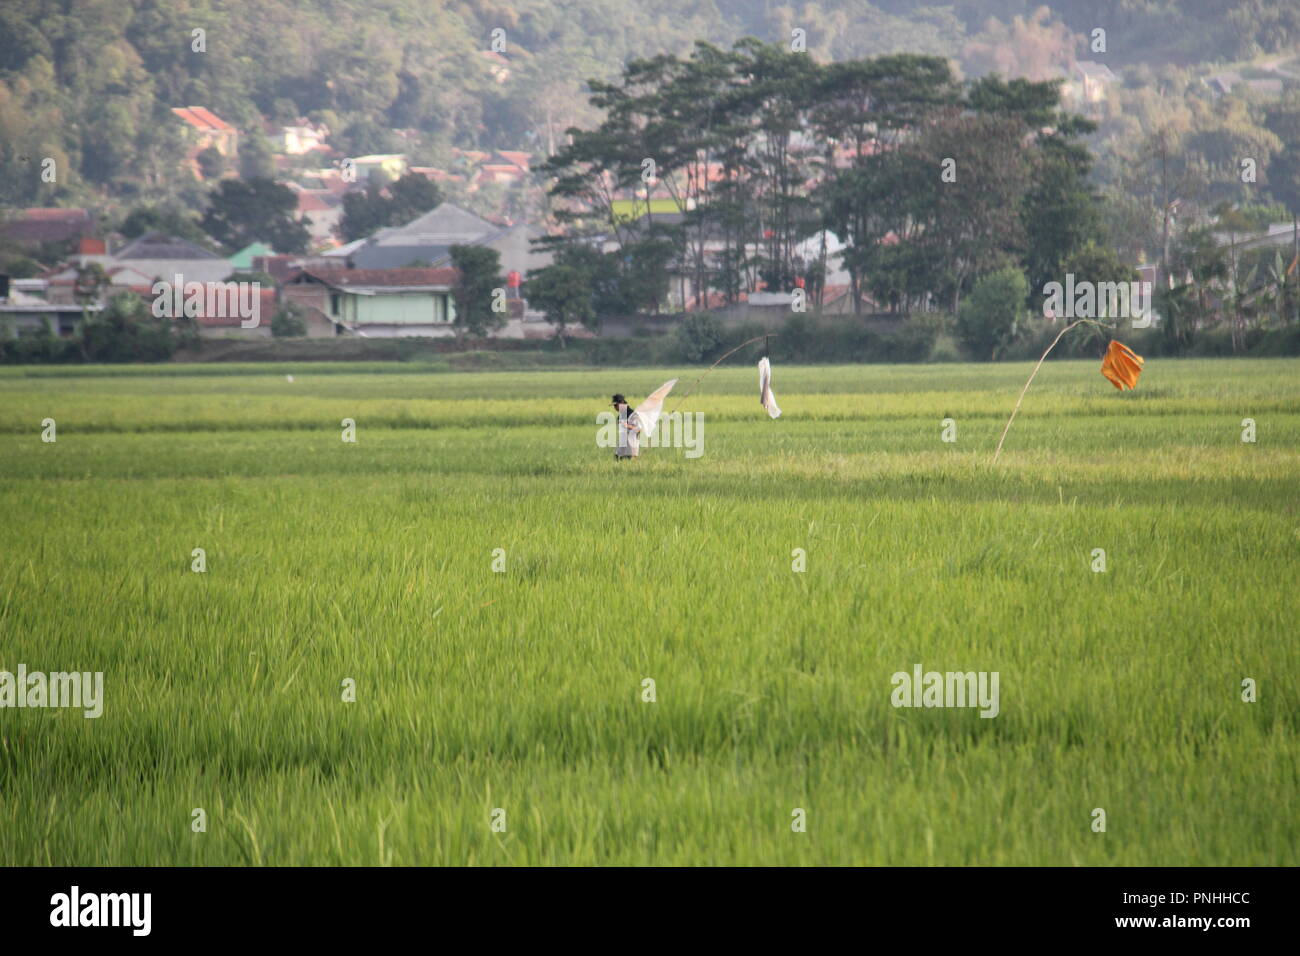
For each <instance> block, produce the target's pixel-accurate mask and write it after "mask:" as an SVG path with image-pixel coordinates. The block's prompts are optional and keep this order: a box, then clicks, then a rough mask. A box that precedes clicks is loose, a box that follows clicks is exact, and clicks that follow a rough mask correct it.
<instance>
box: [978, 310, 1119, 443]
mask: <svg viewBox="0 0 1300 956" xmlns="http://www.w3.org/2000/svg"><path fill="white" fill-rule="evenodd" d="M1085 322H1087V323H1091V324H1092V325H1098V323H1097V322H1095V321H1093V320H1092V319H1077V320H1075V321H1074V322H1071V323H1070V324H1069V325H1067V326H1066V327H1065V328H1063V329H1061V331H1060V333H1059V334H1058V335H1057V336H1056V338H1054V339H1052V344H1051V345H1049V346H1048V347H1047V352H1044V353H1043V354H1042V357H1041V358H1039V360H1038V364H1037V365H1035V366H1034V370H1033V371H1032V372H1030V373H1029V381H1028V382H1025V387H1024V388H1022V389H1021V390H1020V397H1019V398H1017V399H1016V407H1015V408H1013V409H1011V417H1010V418H1008V419H1007V427H1006V428H1004V429H1002V437H1001V438H999V439H998V447H997V450H996V451H995V452H993V461H994V462H995V463H996V462H997V460H998V456H999V455H1001V454H1002V443H1003V442H1004V441H1006V440H1007V432H1009V431H1011V423H1012V422H1013V421H1015V420H1016V412H1018V411H1020V403H1021V402H1023V401H1024V400H1025V392H1027V391H1029V386H1030V384H1032V383H1033V381H1034V376H1035V375H1037V374H1038V370H1039V369H1040V368H1042V367H1043V361H1044V360H1045V359H1046V358H1047V355H1048V352H1051V351H1052V349H1054V348H1056V343H1057V342H1059V341H1061V338H1062V337H1063V336H1064V335H1065V333H1066V332H1068V331H1070V329H1072V328H1074V327H1075V326H1076V325H1083V324H1084V323H1085Z"/></svg>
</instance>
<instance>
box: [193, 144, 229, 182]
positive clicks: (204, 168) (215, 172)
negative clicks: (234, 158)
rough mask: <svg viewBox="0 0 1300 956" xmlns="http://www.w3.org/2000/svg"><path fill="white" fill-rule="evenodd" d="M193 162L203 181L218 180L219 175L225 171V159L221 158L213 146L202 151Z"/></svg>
mask: <svg viewBox="0 0 1300 956" xmlns="http://www.w3.org/2000/svg"><path fill="white" fill-rule="evenodd" d="M195 160H196V162H198V164H199V172H200V173H201V174H202V175H203V178H204V179H220V178H221V174H222V173H224V172H225V171H226V157H224V156H222V155H221V153H220V152H219V151H218V150H217V148H216V147H215V146H209V147H208V148H207V149H205V150H202V151H201V152H200V153H199V155H198V156H196V157H195Z"/></svg>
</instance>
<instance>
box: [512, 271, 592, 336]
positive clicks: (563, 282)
mask: <svg viewBox="0 0 1300 956" xmlns="http://www.w3.org/2000/svg"><path fill="white" fill-rule="evenodd" d="M524 294H525V295H526V296H527V297H528V301H529V302H530V303H531V304H532V305H533V306H534V307H536V308H538V309H541V310H542V312H543V313H544V314H545V316H546V321H547V322H549V323H551V324H552V325H554V326H555V333H556V337H557V338H558V339H559V340H560V346H561V347H563V345H564V332H565V329H567V328H569V327H570V326H573V325H583V326H587V327H589V328H591V327H594V326H595V325H596V310H595V308H594V307H593V306H592V302H591V285H590V284H589V282H588V277H587V275H586V273H584V272H583V271H582V270H580V269H577V268H574V267H573V266H569V265H564V264H558V263H552V264H551V265H549V266H545V267H543V268H541V269H530V270H528V283H527V285H526V286H525V289H524Z"/></svg>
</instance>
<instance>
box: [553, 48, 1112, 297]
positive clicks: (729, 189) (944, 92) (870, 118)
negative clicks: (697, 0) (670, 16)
mask: <svg viewBox="0 0 1300 956" xmlns="http://www.w3.org/2000/svg"><path fill="white" fill-rule="evenodd" d="M591 90H592V97H591V99H592V104H593V105H594V106H595V107H597V108H598V109H599V110H601V111H602V112H603V114H604V119H603V121H602V122H600V123H599V124H598V125H595V126H594V127H593V128H590V129H576V128H575V129H570V130H569V131H568V132H569V143H568V144H567V145H565V146H564V147H563V148H561V149H560V150H559V151H558V152H557V153H556V154H555V155H554V156H552V157H551V159H550V160H549V162H548V164H547V166H546V171H547V172H548V173H549V174H550V175H551V176H552V177H553V178H554V182H553V186H552V189H551V198H552V200H553V203H554V207H555V213H556V217H557V218H558V219H560V220H561V221H562V222H564V223H565V224H566V226H567V231H566V237H565V239H564V240H562V241H560V242H559V243H558V246H559V247H560V256H559V259H558V261H559V262H560V264H562V265H563V266H564V267H565V268H568V269H570V270H571V269H572V267H573V264H574V260H575V259H576V258H578V257H579V254H578V253H577V252H574V251H569V252H567V253H566V252H565V248H566V247H568V248H569V249H570V250H572V249H573V248H574V247H583V246H585V247H587V249H588V251H587V252H586V253H585V254H584V255H585V256H586V258H587V259H590V258H591V255H592V254H591V252H590V249H591V248H600V247H604V248H606V249H607V250H609V251H606V252H605V253H603V255H604V257H605V259H606V260H607V261H606V262H604V263H603V264H597V265H598V266H599V267H597V265H593V266H592V268H591V269H590V270H589V272H588V274H591V275H595V274H596V273H597V272H599V273H600V274H602V275H604V276H606V277H608V276H610V275H611V274H612V275H613V276H614V278H615V280H616V283H617V282H619V281H622V282H626V283H628V284H633V283H635V282H637V280H638V278H639V277H641V275H642V273H643V272H644V270H643V268H642V267H641V263H642V262H644V261H645V260H646V259H647V258H652V257H654V256H657V257H658V260H659V261H661V262H663V264H664V265H666V266H667V267H668V269H669V271H670V272H671V274H672V276H673V281H675V282H677V283H678V284H679V291H680V292H681V296H680V297H681V299H682V300H683V301H685V302H697V303H698V302H703V301H706V298H707V301H722V302H727V303H732V302H735V301H737V299H738V297H739V295H740V293H741V292H742V291H752V290H755V289H759V288H763V289H767V290H779V291H791V290H793V289H796V288H799V289H802V290H803V295H804V296H806V297H807V299H808V300H810V302H812V303H815V302H816V301H817V300H818V299H819V298H820V296H821V295H822V291H823V285H824V280H825V276H826V275H827V273H828V271H829V269H830V268H831V267H833V266H834V265H835V263H834V262H832V261H831V256H832V255H839V256H841V261H842V263H843V266H844V268H845V270H846V271H847V272H848V274H849V277H850V284H851V290H852V296H853V302H854V305H855V309H857V310H858V311H861V310H862V309H863V307H864V303H865V301H866V300H867V299H868V298H870V299H872V300H874V301H875V302H876V303H878V304H880V305H882V306H884V307H886V308H889V309H892V310H900V311H914V310H944V311H951V312H954V313H955V312H956V311H957V309H958V308H959V305H960V301H961V298H962V296H963V295H964V294H965V293H966V292H967V291H969V290H970V289H971V288H972V287H973V285H974V283H975V281H976V279H977V278H979V277H980V276H981V275H984V274H987V273H990V272H993V271H996V270H998V269H1001V268H1005V267H1007V266H1015V267H1017V268H1021V269H1022V270H1024V271H1025V272H1027V273H1028V274H1029V279H1030V282H1031V283H1033V282H1037V283H1038V284H1039V285H1041V284H1042V282H1045V281H1047V280H1048V279H1049V278H1051V277H1052V276H1054V275H1056V274H1057V273H1058V272H1059V267H1060V265H1061V263H1062V262H1063V261H1065V259H1066V258H1067V257H1068V256H1070V255H1071V254H1072V253H1074V252H1075V251H1076V250H1078V249H1079V248H1081V247H1083V246H1084V245H1085V244H1086V243H1088V242H1089V241H1091V240H1095V239H1096V238H1097V233H1098V228H1099V227H1098V222H1097V215H1096V211H1095V207H1096V202H1097V199H1096V196H1095V195H1094V194H1093V192H1092V190H1091V188H1090V187H1089V186H1088V184H1087V181H1086V180H1087V176H1088V172H1089V168H1090V164H1091V158H1090V155H1089V153H1088V151H1087V150H1086V149H1085V148H1084V147H1083V146H1082V144H1081V142H1080V140H1081V137H1083V136H1084V135H1086V134H1087V133H1089V132H1091V130H1092V128H1093V127H1092V124H1091V123H1090V122H1088V121H1087V120H1085V119H1083V118H1081V117H1077V116H1071V115H1067V114H1064V113H1062V112H1061V111H1060V109H1059V85H1058V83H1057V82H1055V81H1051V82H1033V81H1030V80H1027V79H1016V80H1011V81H1004V80H1001V79H999V78H996V77H989V78H984V79H982V80H978V81H975V82H973V83H967V84H962V83H959V82H958V81H957V80H956V78H955V77H954V76H953V74H952V72H951V69H950V67H949V65H948V61H947V60H945V59H942V58H939V57H931V56H921V55H911V54H900V55H886V56H880V57H874V58H871V59H865V60H852V61H844V62H835V63H825V64H823V63H819V62H817V61H816V60H814V59H813V58H811V57H810V56H808V55H807V54H806V53H803V52H798V51H794V50H791V49H788V48H787V47H784V46H779V45H771V44H765V43H761V42H759V41H757V40H754V39H746V40H742V41H741V42H739V43H737V44H736V45H735V46H734V47H732V48H731V49H729V50H724V49H721V48H719V47H716V46H714V45H712V44H708V43H698V44H696V46H695V49H694V51H693V52H692V54H691V55H690V56H689V57H684V58H681V57H676V56H669V55H663V56H658V57H654V58H652V59H641V60H633V61H631V62H629V63H628V64H627V66H626V68H625V69H624V72H623V75H622V77H621V78H620V80H619V81H618V82H615V83H598V82H594V81H593V82H592V83H591ZM665 199H666V200H668V202H667V208H668V209H669V210H676V212H669V213H668V214H664V213H663V212H662V208H663V207H662V206H660V205H658V204H656V200H660V201H662V200H665ZM629 209H630V210H631V212H630V213H629V212H628V210H629ZM834 239H838V240H839V242H840V243H842V245H843V248H842V250H841V251H839V252H832V250H831V244H832V242H833V241H834ZM552 245H553V246H554V245H557V243H556V242H554V241H552ZM665 248H666V249H667V250H668V252H667V254H665ZM642 285H644V283H642ZM667 291H668V290H667V288H666V285H665V287H664V288H663V289H662V290H661V292H662V293H666V292H667ZM604 298H605V300H606V301H608V302H609V303H610V307H611V308H617V307H619V306H626V305H627V304H628V303H627V302H626V297H620V296H617V295H614V296H608V295H607V296H605V297H604ZM640 298H641V300H642V301H641V302H640V307H641V308H645V307H646V306H647V305H649V306H650V307H653V306H654V305H655V304H658V303H661V302H662V300H663V296H662V294H661V295H660V296H659V298H658V299H657V300H655V302H650V303H647V302H645V301H644V298H645V297H644V294H642V295H641V297H640ZM593 302H594V299H593ZM595 311H596V312H597V313H599V311H600V309H599V308H598V307H597V308H596V309H595Z"/></svg>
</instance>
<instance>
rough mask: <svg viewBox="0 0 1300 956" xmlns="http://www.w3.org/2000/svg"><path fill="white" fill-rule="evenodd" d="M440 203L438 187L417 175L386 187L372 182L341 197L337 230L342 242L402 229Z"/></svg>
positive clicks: (409, 176)
mask: <svg viewBox="0 0 1300 956" xmlns="http://www.w3.org/2000/svg"><path fill="white" fill-rule="evenodd" d="M441 202H442V190H441V189H439V188H438V185H437V183H435V182H433V181H432V180H430V179H429V178H428V177H426V176H423V175H421V174H420V173H409V172H408V173H407V174H406V175H404V176H402V177H401V178H400V179H397V180H394V181H393V182H391V183H389V184H388V185H386V186H385V185H382V184H380V183H375V182H372V183H371V184H370V185H368V186H367V187H366V188H365V189H363V190H355V191H353V192H350V193H348V194H347V195H345V196H344V197H343V217H342V219H341V220H340V222H339V230H340V231H341V232H342V233H343V239H344V241H345V242H352V241H354V240H356V239H362V238H365V237H366V236H369V235H372V234H374V233H375V232H376V231H377V230H379V229H383V228H384V227H385V226H405V225H406V224H407V223H409V222H412V221H413V220H415V219H418V218H419V217H420V216H423V215H424V214H425V213H426V212H429V211H430V210H431V209H435V208H436V207H437V206H438V205H439V204H440V203H441Z"/></svg>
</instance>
